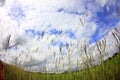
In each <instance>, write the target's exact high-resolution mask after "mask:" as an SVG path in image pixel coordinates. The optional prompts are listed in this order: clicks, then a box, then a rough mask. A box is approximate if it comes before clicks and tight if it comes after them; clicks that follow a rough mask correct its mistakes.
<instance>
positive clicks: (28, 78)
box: [3, 53, 120, 80]
mask: <svg viewBox="0 0 120 80" xmlns="http://www.w3.org/2000/svg"><path fill="white" fill-rule="evenodd" d="M3 65H4V78H5V80H120V53H117V54H116V55H115V56H114V57H113V58H110V59H109V60H107V61H106V62H102V64H101V65H99V66H94V67H92V68H85V69H83V70H80V71H74V72H65V73H62V74H47V73H46V74H45V73H31V72H26V71H24V70H22V69H20V68H17V67H16V66H13V65H8V64H5V63H3Z"/></svg>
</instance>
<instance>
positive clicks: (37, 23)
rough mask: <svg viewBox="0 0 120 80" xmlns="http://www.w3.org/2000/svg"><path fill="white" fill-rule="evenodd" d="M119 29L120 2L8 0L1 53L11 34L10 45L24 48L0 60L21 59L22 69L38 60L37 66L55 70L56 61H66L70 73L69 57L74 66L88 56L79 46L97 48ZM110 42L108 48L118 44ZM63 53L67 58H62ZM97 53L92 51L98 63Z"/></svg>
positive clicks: (1, 17)
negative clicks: (93, 46) (99, 43)
mask: <svg viewBox="0 0 120 80" xmlns="http://www.w3.org/2000/svg"><path fill="white" fill-rule="evenodd" d="M118 25H120V0H6V2H5V4H4V5H3V6H1V7H0V27H1V28H0V33H1V34H0V50H1V49H2V46H3V45H2V43H3V41H4V40H5V39H6V37H7V36H8V35H9V34H11V42H10V45H13V44H15V43H16V42H20V43H22V44H21V45H19V46H17V48H15V47H13V48H12V49H10V50H8V51H7V52H8V54H5V55H4V57H1V56H0V58H1V59H2V60H3V61H4V60H7V61H6V62H8V63H12V61H13V62H14V61H15V60H14V58H16V57H18V56H19V55H21V56H19V58H18V59H19V60H20V61H21V63H20V64H21V65H26V64H28V63H29V62H30V61H31V59H34V61H36V62H35V64H36V66H38V67H41V66H44V65H47V68H48V70H51V69H53V68H54V65H53V64H54V63H55V61H57V60H59V59H61V58H62V57H63V58H64V60H63V64H65V69H66V70H67V68H66V67H67V64H68V56H69V55H71V56H72V57H71V61H72V62H73V63H74V64H76V61H77V60H79V59H81V58H80V56H81V55H82V56H84V54H83V52H82V51H81V50H79V49H78V48H77V47H76V46H79V47H80V48H81V47H84V45H85V44H89V45H90V46H91V45H94V43H95V40H96V41H99V40H100V39H102V38H103V37H104V36H107V35H108V32H110V31H111V30H112V29H113V28H114V27H116V26H118ZM94 39H95V40H94ZM106 40H107V44H108V45H107V46H109V45H112V44H113V43H115V41H114V38H113V37H110V35H108V36H107V38H106ZM112 41H113V42H112ZM78 43H79V45H78ZM67 45H68V47H69V49H70V52H69V50H67V47H66V46H67ZM60 49H61V51H62V53H64V54H60V53H61V52H60ZM106 49H107V48H106ZM116 49H117V48H116V45H114V44H113V46H109V49H108V50H107V51H108V53H114V52H115V51H116ZM91 50H92V49H91ZM96 50H97V49H96V48H95V51H94V50H92V51H91V52H92V54H93V55H95V56H94V57H95V59H96V54H97V51H96ZM3 53H4V52H2V51H1V52H0V54H3ZM16 53H17V54H16ZM94 53H95V54H94ZM26 56H28V57H26ZM109 56H111V54H110V55H109ZM44 61H47V63H44ZM40 63H41V64H40ZM51 64H52V65H51ZM31 65H32V64H31ZM73 67H74V68H75V65H73ZM61 68H62V67H61Z"/></svg>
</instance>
